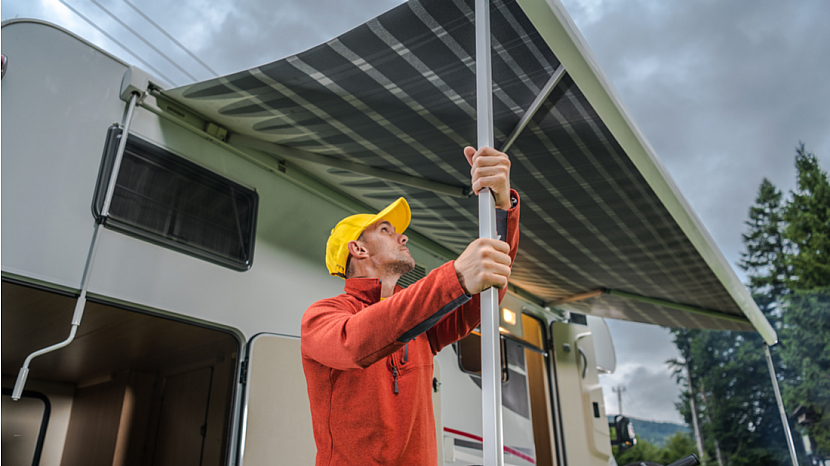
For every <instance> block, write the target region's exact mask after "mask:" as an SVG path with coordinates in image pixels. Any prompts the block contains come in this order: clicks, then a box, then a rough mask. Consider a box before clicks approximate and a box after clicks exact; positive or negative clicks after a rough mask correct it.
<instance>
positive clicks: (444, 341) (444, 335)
mask: <svg viewBox="0 0 830 466" xmlns="http://www.w3.org/2000/svg"><path fill="white" fill-rule="evenodd" d="M511 196H512V197H513V198H514V199H516V201H517V202H516V203H515V204H514V205H513V207H512V208H511V209H510V210H508V211H507V225H506V238H505V240H506V241H507V244H509V245H510V265H511V267H512V266H513V262H514V261H515V260H516V254H517V253H518V251H519V204H520V202H519V195H518V193H516V191H512V190H511ZM455 280H456V281H457V280H458V278H457V277H456V278H455ZM459 286H460V285H459ZM505 294H507V288H503V289H501V290H499V303H501V301H502V299H504V295H505ZM479 296H480V295H475V296H473V297H472V299H471V300H470V301H468V302H467V303H465V304H464V305H463V306H460V307H459V308H458V309H456V310H455V312H451V313H449V314H448V315H447V316H446V317H445V318H443V319H442V320H441V321H440V322H439V323H438V324H437V325H436V326H435V327H433V328H431V329H430V330H429V332H427V337H428V338H429V343H430V346H431V347H432V353H433V354H437V353H438V352H439V351H441V349H442V348H444V347H445V346H447V345H450V344H452V343H454V342H456V341H458V340H460V339H462V338H464V337H465V336H467V335H468V334H469V333H470V332H471V331H472V330H473V329H474V328H476V327H477V326H478V324H479V323H481V299H480V298H479Z"/></svg>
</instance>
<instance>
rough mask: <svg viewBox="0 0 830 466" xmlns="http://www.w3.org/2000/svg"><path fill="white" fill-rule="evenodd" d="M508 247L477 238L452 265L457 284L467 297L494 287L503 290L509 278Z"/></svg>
mask: <svg viewBox="0 0 830 466" xmlns="http://www.w3.org/2000/svg"><path fill="white" fill-rule="evenodd" d="M509 252H510V246H508V244H507V243H505V242H504V241H500V240H497V239H488V238H479V239H477V240H475V241H473V242H472V243H470V245H469V246H467V249H465V250H464V252H462V253H461V255H460V256H458V259H456V260H455V263H454V264H453V265H454V266H455V274H456V276H458V283H460V284H461V288H463V289H464V292H465V293H467V294H468V295H474V294H478V293H481V292H482V291H484V290H486V289H487V288H490V287H491V286H495V287H496V288H499V289H501V288H504V287H505V286H507V279H508V278H509V277H510V256H509V255H508V253H509Z"/></svg>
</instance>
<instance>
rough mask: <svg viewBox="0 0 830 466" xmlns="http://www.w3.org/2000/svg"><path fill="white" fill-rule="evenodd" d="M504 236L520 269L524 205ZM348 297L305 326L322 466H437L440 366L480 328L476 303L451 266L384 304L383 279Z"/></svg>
mask: <svg viewBox="0 0 830 466" xmlns="http://www.w3.org/2000/svg"><path fill="white" fill-rule="evenodd" d="M513 195H514V197H515V198H516V199H518V195H516V194H515V191H514V192H513ZM506 233H507V235H506V236H507V237H506V239H507V242H508V244H510V257H511V259H515V258H516V251H517V250H518V246H519V207H518V203H516V205H515V206H514V207H513V208H512V209H510V210H509V211H508V214H507V228H506ZM345 291H346V293H345V294H342V295H339V296H336V297H334V298H330V299H324V300H322V301H318V302H316V303H314V304H313V305H312V306H311V307H309V308H308V310H307V311H306V313H305V315H304V316H303V321H302V328H301V346H302V355H303V369H304V371H305V376H306V382H307V385H308V397H309V400H310V404H311V418H312V424H313V429H314V440H315V442H316V443H317V461H316V464H317V466H323V465H326V466H331V465H349V466H351V465H434V464H436V461H437V453H436V452H437V450H436V445H435V441H436V436H435V420H434V417H433V410H432V358H433V356H434V355H435V354H437V353H438V351H440V350H441V348H443V347H445V346H447V345H449V344H451V343H453V342H455V341H458V340H459V339H461V338H463V337H464V336H466V335H467V334H468V333H470V331H471V330H473V329H474V328H475V327H476V326H477V325H478V324H479V321H480V315H479V314H480V301H479V299H478V295H476V296H473V297H472V298H471V297H469V296H467V295H466V294H465V293H464V290H463V289H462V288H461V285H460V284H459V283H458V278H457V276H456V274H455V268H454V265H453V262H448V263H446V264H444V265H443V266H441V267H439V268H437V269H435V270H433V271H432V272H430V274H429V275H427V276H426V277H425V278H423V279H421V280H419V281H418V282H416V283H414V284H413V285H411V286H409V287H408V288H406V289H403V288H401V287H400V286H397V287H396V289H395V293H394V294H393V296H391V297H389V298H388V299H385V300H383V301H380V291H381V285H380V280H378V279H368V278H351V279H348V280H346V287H345ZM504 293H505V290H501V291H500V293H499V300H501V298H503V297H504Z"/></svg>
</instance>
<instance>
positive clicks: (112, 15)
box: [90, 0, 198, 81]
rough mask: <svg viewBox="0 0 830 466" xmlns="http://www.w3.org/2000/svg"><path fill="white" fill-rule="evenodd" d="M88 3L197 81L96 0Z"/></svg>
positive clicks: (194, 78)
mask: <svg viewBox="0 0 830 466" xmlns="http://www.w3.org/2000/svg"><path fill="white" fill-rule="evenodd" d="M90 1H91V2H92V3H94V4H95V6H97V7H98V8H100V9H101V10H103V12H104V13H106V14H107V15H109V17H110V18H112V19H114V20H115V21H116V22H117V23H118V24H120V25H121V26H124V29H126V30H128V31H130V32H131V33H132V34H133V35H134V36H136V37H138V39H139V40H141V41H142V42H144V43H145V44H147V46H148V47H150V48H151V49H153V50H154V51H155V52H156V53H157V54H159V55H161V56H162V57H163V58H164V59H165V60H167V61H168V62H170V63H171V64H172V65H173V66H175V67H176V68H178V69H179V71H181V72H182V73H184V74H186V75H187V76H188V77H189V78H190V79H192V80H194V81H198V79H197V78H196V76H193V75H192V74H190V73H188V72H187V70H185V69H184V68H182V67H181V66H179V64H178V63H176V62H174V61H173V60H171V59H170V57H168V56H167V55H165V54H164V52H162V51H161V50H159V49H158V48H156V46H154V45H153V44H151V43H150V41H148V40H147V39H145V38H144V37H143V36H142V35H141V34H139V33H137V32H135V30H133V28H131V27H130V26H128V25H127V23H125V22H124V21H121V19H119V18H118V17H117V16H115V15H114V14H112V13H111V12H110V11H109V10H107V9H106V8H105V7H104V5H101V4H100V3H98V2H97V1H96V0H90Z"/></svg>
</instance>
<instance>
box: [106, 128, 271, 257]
mask: <svg viewBox="0 0 830 466" xmlns="http://www.w3.org/2000/svg"><path fill="white" fill-rule="evenodd" d="M121 133H122V128H121V127H120V126H118V125H113V126H111V127H109V129H108V130H107V138H106V142H105V145H104V153H103V155H102V159H101V165H100V167H99V170H98V181H97V184H96V187H95V194H94V196H93V200H92V215H93V216H94V217H95V219H96V220H97V221H99V222H102V223H103V224H104V226H106V227H107V228H109V229H112V230H115V231H118V232H121V233H124V234H126V235H129V236H132V237H135V238H138V239H141V240H144V241H147V242H150V243H152V244H155V245H157V246H161V247H164V248H167V249H171V250H174V251H177V252H181V253H184V254H187V255H190V256H192V257H196V258H198V259H202V260H205V261H207V262H211V263H213V264H217V265H220V266H223V267H227V268H230V269H233V270H237V271H240V272H244V271H247V270H249V269H250V268H251V266H252V265H253V256H254V249H255V240H256V227H257V216H258V208H259V194H258V193H257V192H256V190H254V189H251V188H248V187H246V186H243V185H241V184H239V183H236V182H234V181H232V180H230V179H228V178H226V177H224V176H222V175H220V174H217V173H215V172H213V171H211V170H209V169H207V168H205V167H202V166H201V165H198V164H196V163H194V162H192V161H190V160H187V159H185V158H184V157H182V156H180V155H178V154H176V153H174V152H172V151H170V150H168V149H166V148H163V147H160V146H158V145H156V144H153V143H151V142H149V141H146V140H144V139H142V138H140V137H138V136H136V135H135V134H133V133H130V134H129V137H128V139H127V146H126V149H125V151H124V160H126V159H128V158H130V157H140V158H142V159H144V160H145V161H148V162H150V163H152V164H153V165H155V166H158V167H161V168H162V169H164V170H168V171H170V172H171V173H174V174H176V175H178V176H180V177H184V178H187V179H190V180H196V181H197V182H198V183H200V184H201V185H203V186H207V187H208V188H211V189H214V190H217V191H219V190H224V189H227V190H228V191H230V192H231V193H232V196H234V199H236V197H240V198H243V199H245V200H246V201H247V202H248V212H249V219H248V222H247V224H246V225H245V226H244V227H243V226H242V225H240V222H239V217H238V216H237V218H236V226H237V228H238V232H239V236H240V247H242V248H243V249H244V252H243V254H242V257H241V258H234V257H229V256H228V255H225V254H221V253H218V252H216V251H213V250H211V249H209V248H207V247H204V246H201V245H199V244H195V243H193V242H188V241H187V240H185V239H182V238H176V237H174V236H172V235H164V234H161V233H159V232H157V231H153V230H151V229H149V228H144V227H142V225H140V224H138V223H136V222H131V221H125V220H123V219H120V218H118V216H117V215H113V211H114V210H116V209H114V208H113V207H112V206H111V207H110V212H109V215H108V216H107V217H106V218H102V216H101V210H102V208H103V204H104V198H105V196H106V191H107V186H108V184H109V178H110V174H111V172H112V168H113V164H114V161H115V154H116V150H117V148H118V144H119V142H120V140H121ZM124 166H125V164H124V161H122V165H121V172H122V173H119V176H118V181H116V192H118V190H119V185H120V181H121V176H122V174H123V171H124ZM113 197H114V199H113V204H114V203H115V202H116V200H115V196H113ZM185 215H186V214H185Z"/></svg>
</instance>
